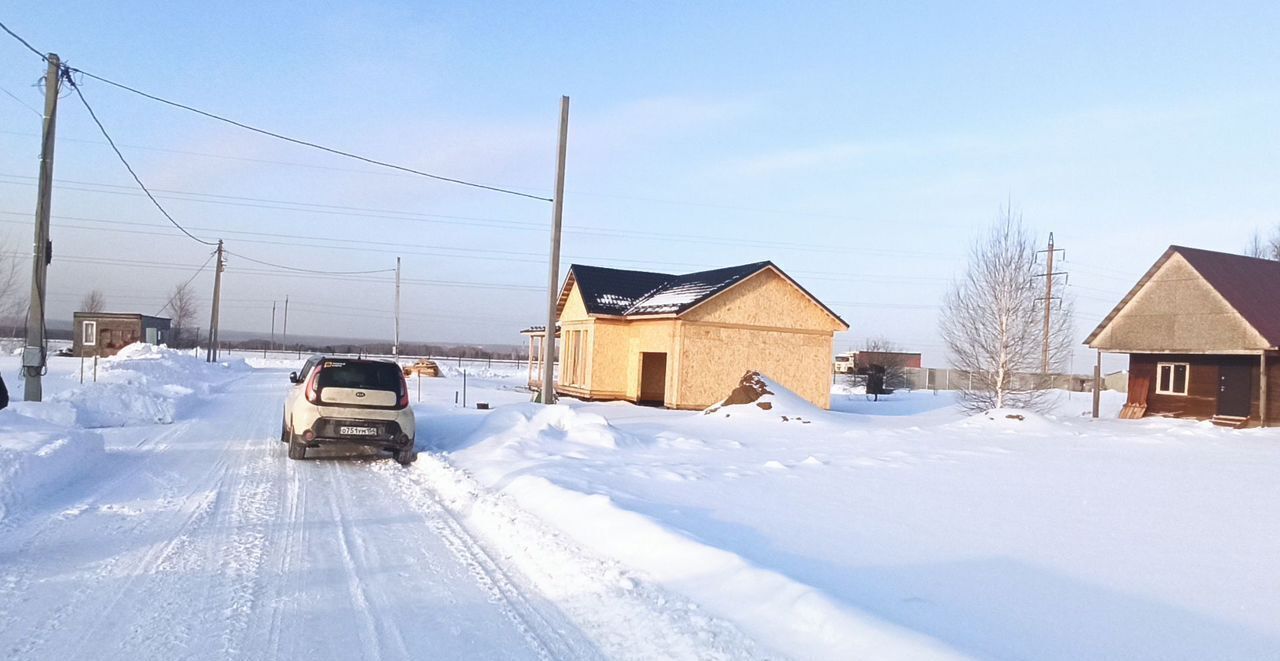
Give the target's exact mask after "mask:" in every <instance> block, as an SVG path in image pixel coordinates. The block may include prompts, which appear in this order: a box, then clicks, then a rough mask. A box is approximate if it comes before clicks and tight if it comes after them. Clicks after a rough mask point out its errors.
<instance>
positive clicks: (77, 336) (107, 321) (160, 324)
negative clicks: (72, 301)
mask: <svg viewBox="0 0 1280 661" xmlns="http://www.w3.org/2000/svg"><path fill="white" fill-rule="evenodd" d="M71 323H72V328H73V329H74V331H73V333H72V340H71V355H73V356H100V357H106V356H114V355H115V354H116V352H117V351H119V350H121V349H123V348H124V347H126V346H129V345H130V344H133V343H134V342H146V343H147V344H164V343H165V342H166V341H168V339H169V320H168V319H166V318H164V317H152V316H150V315H145V314H136V313H130V312H76V313H75V314H73V315H72V321H71Z"/></svg>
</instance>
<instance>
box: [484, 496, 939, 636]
mask: <svg viewBox="0 0 1280 661" xmlns="http://www.w3.org/2000/svg"><path fill="white" fill-rule="evenodd" d="M503 492H504V493H506V494H509V495H511V496H513V497H514V498H515V499H516V501H517V502H518V503H519V504H520V506H521V507H522V508H524V509H525V510H527V511H529V512H530V513H531V514H533V515H535V516H537V517H539V518H540V519H542V520H543V521H545V522H547V523H549V524H551V525H553V526H555V527H557V528H559V529H560V530H562V531H564V532H565V533H566V534H568V535H569V537H570V538H572V539H573V540H574V541H575V542H577V543H579V544H581V545H582V546H584V547H585V548H588V549H591V550H592V551H594V552H596V553H599V554H601V555H604V556H606V557H612V558H616V559H618V560H619V561H621V562H622V563H624V564H625V565H628V566H630V567H633V568H635V569H637V570H639V571H641V572H644V574H645V575H646V576H647V577H648V578H650V579H652V580H654V581H656V582H657V583H659V584H660V585H663V586H665V587H667V588H669V589H671V590H673V591H675V592H678V593H680V594H684V595H687V596H689V597H690V598H692V599H693V600H695V601H697V602H698V603H701V604H703V605H704V606H706V607H707V608H708V609H710V610H711V611H712V612H714V613H716V614H718V615H721V616H723V617H726V618H727V619H729V620H730V621H732V622H735V623H736V624H738V625H739V626H741V627H743V629H744V630H746V631H747V632H749V633H750V634H751V635H753V636H754V637H755V638H756V639H757V640H759V641H760V642H761V643H763V644H764V645H766V646H768V647H771V648H773V649H775V650H785V651H786V652H787V653H788V654H791V655H794V656H796V657H797V658H806V659H814V658H830V659H865V658H874V659H953V658H954V659H958V658H964V657H963V656H962V655H961V654H959V653H956V652H954V651H952V650H950V649H947V648H946V647H944V646H942V645H941V644H939V643H937V642H935V641H933V640H931V639H930V638H928V637H926V636H923V635H921V634H918V633H915V632H912V631H909V630H907V629H904V628H902V627H898V626H895V625H893V624H890V623H888V622H885V621H882V620H879V619H877V618H875V617H872V616H869V615H866V614H863V613H860V612H858V611H855V610H853V609H850V608H846V607H844V606H841V605H840V604H838V603H836V602H835V601H833V600H831V599H830V598H829V597H827V596H826V595H824V594H822V592H820V591H819V590H816V589H814V588H812V587H810V586H808V585H804V584H803V583H799V582H797V581H794V580H791V579H789V578H787V577H785V576H783V575H782V574H779V573H777V572H773V571H769V570H767V569H763V568H761V567H758V566H755V565H753V564H751V563H750V562H748V561H746V560H745V559H743V558H742V557H741V556H738V555H736V554H734V553H732V552H729V551H726V550H724V549H720V548H716V547H714V546H710V545H706V544H702V543H700V542H698V541H695V540H693V539H691V538H689V537H686V536H684V535H682V534H680V533H677V532H674V531H672V530H670V529H668V528H666V527H664V526H662V525H661V524H659V523H657V522H656V521H654V520H652V519H650V518H648V517H646V516H644V515H641V514H638V513H635V512H631V511H628V510H625V509H622V508H620V507H618V506H617V505H615V504H614V502H613V500H612V499H611V498H609V497H608V496H605V495H602V494H584V493H579V492H576V491H572V490H570V489H565V488H563V487H560V486H557V485H555V484H553V483H552V482H551V481H549V480H547V479H546V478H542V477H537V476H533V475H524V476H521V477H518V478H516V479H514V480H512V481H511V482H510V483H509V484H508V485H507V486H506V487H505V488H504V489H503Z"/></svg>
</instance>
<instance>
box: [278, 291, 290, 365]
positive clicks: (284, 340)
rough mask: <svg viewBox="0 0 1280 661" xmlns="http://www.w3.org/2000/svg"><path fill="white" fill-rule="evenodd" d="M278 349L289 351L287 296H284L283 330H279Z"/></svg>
mask: <svg viewBox="0 0 1280 661" xmlns="http://www.w3.org/2000/svg"><path fill="white" fill-rule="evenodd" d="M280 348H281V349H284V350H285V351H288V350H289V295H288V294H285V295H284V328H281V329H280Z"/></svg>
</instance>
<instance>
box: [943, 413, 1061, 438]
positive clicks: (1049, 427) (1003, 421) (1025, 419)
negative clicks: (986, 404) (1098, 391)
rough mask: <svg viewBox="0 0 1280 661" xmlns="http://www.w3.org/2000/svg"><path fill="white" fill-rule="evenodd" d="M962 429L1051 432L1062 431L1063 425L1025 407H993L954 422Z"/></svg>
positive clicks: (1017, 432)
mask: <svg viewBox="0 0 1280 661" xmlns="http://www.w3.org/2000/svg"><path fill="white" fill-rule="evenodd" d="M954 424H955V427H957V428H960V429H975V430H986V431H1000V432H1007V433H1012V434H1025V433H1028V432H1037V433H1045V434H1051V433H1054V432H1058V431H1061V429H1062V427H1061V425H1059V424H1058V423H1055V422H1053V421H1052V420H1050V419H1049V418H1046V417H1045V416H1043V415H1041V414H1039V413H1036V412H1034V411H1027V410H1025V409H1009V408H1003V409H991V410H990V411H987V412H986V413H979V414H976V415H971V416H969V417H968V418H965V419H964V420H961V421H960V422H957V423H954Z"/></svg>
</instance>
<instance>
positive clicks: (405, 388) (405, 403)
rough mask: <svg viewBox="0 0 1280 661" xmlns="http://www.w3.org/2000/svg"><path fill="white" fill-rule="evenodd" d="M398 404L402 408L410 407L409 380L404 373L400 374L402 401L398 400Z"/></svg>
mask: <svg viewBox="0 0 1280 661" xmlns="http://www.w3.org/2000/svg"><path fill="white" fill-rule="evenodd" d="M396 406H397V407H399V408H402V409H407V408H409V382H408V381H405V379H404V374H401V375H400V401H399V402H396Z"/></svg>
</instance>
